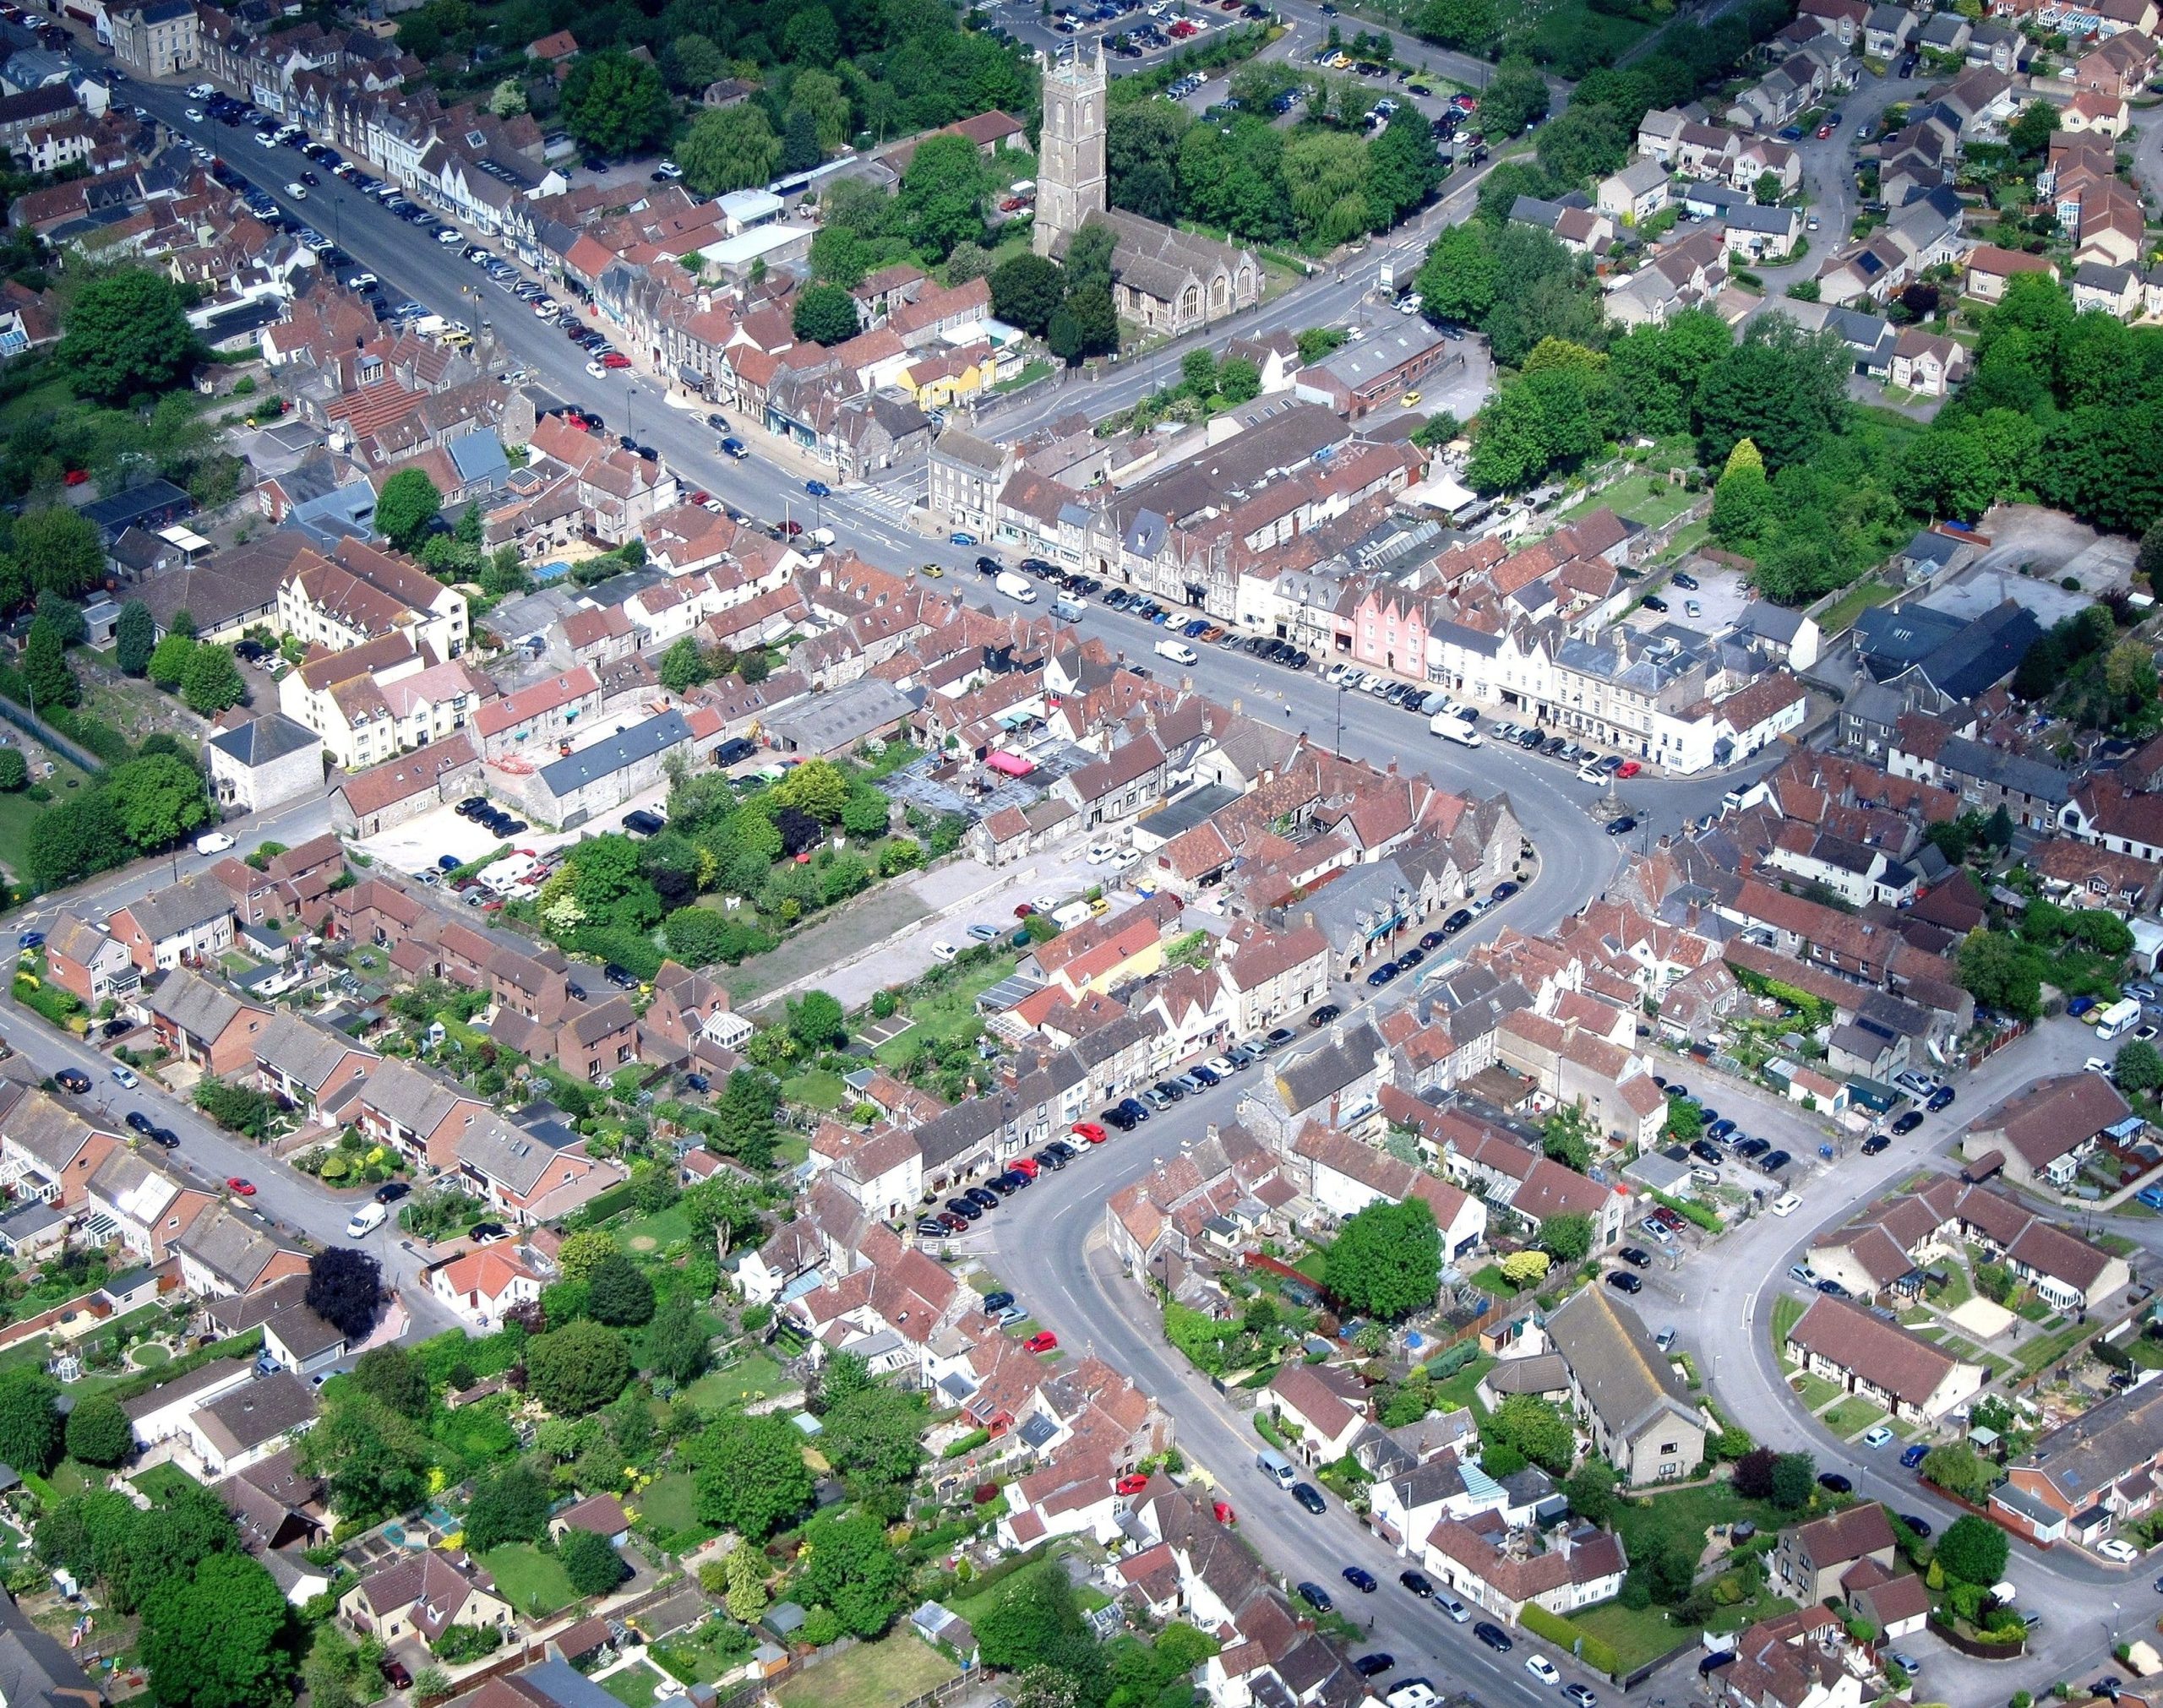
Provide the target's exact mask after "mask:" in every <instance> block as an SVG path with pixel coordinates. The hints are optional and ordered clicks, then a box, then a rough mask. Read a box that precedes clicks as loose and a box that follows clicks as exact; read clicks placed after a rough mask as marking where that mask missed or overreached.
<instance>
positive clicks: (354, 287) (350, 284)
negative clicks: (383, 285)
mask: <svg viewBox="0 0 2163 1708" xmlns="http://www.w3.org/2000/svg"><path fill="white" fill-rule="evenodd" d="M379 282H381V281H379V280H378V279H377V278H376V276H375V275H374V274H373V273H356V274H355V275H353V276H352V277H351V278H350V279H348V280H346V289H347V290H348V291H365V290H367V289H368V286H371V285H374V284H378V283H379Z"/></svg>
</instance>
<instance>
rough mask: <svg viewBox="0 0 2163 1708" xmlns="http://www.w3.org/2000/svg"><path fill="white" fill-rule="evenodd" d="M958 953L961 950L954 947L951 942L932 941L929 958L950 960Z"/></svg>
mask: <svg viewBox="0 0 2163 1708" xmlns="http://www.w3.org/2000/svg"><path fill="white" fill-rule="evenodd" d="M960 953H961V950H959V949H956V948H955V947H954V945H953V944H951V943H934V944H932V945H931V958H932V959H933V960H953V958H954V957H955V956H956V955H959V954H960Z"/></svg>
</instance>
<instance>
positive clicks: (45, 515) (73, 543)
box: [14, 504, 105, 598]
mask: <svg viewBox="0 0 2163 1708" xmlns="http://www.w3.org/2000/svg"><path fill="white" fill-rule="evenodd" d="M14 538H15V561H16V563H18V564H19V565H20V566H21V568H22V572H23V574H25V576H26V577H27V578H28V579H29V581H30V586H31V588H32V589H33V590H35V591H37V592H40V593H58V594H61V595H63V596H68V597H71V598H72V597H73V596H74V595H76V594H78V593H80V592H82V591H83V590H84V589H85V588H87V587H90V585H93V584H94V583H95V582H96V580H97V579H98V578H99V577H100V576H101V575H102V574H104V573H105V553H104V551H103V550H102V548H101V547H100V546H99V544H98V530H96V529H95V527H93V526H92V525H90V523H89V522H88V521H86V520H85V519H84V518H83V517H81V516H79V515H78V514H76V513H75V512H74V510H71V509H68V506H66V505H65V504H48V505H46V506H45V507H44V508H43V509H35V510H27V511H25V512H24V514H22V515H21V516H19V517H18V518H17V519H16V521H15V535H14Z"/></svg>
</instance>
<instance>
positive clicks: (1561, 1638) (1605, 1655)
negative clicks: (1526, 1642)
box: [1517, 1602, 1622, 1678]
mask: <svg viewBox="0 0 2163 1708" xmlns="http://www.w3.org/2000/svg"><path fill="white" fill-rule="evenodd" d="M1517 1618H1518V1620H1519V1621H1520V1622H1521V1623H1522V1624H1523V1626H1524V1628H1525V1629H1527V1630H1528V1631H1530V1632H1531V1633H1532V1634H1533V1635H1534V1636H1539V1637H1545V1638H1546V1639H1547V1640H1548V1641H1549V1642H1550V1643H1552V1644H1554V1645H1556V1647H1557V1648H1559V1649H1561V1650H1564V1651H1569V1650H1572V1649H1577V1655H1578V1658H1579V1659H1581V1660H1582V1661H1583V1662H1584V1663H1585V1665H1587V1666H1588V1667H1591V1668H1592V1669H1593V1671H1594V1672H1595V1673H1606V1674H1607V1676H1608V1677H1609V1678H1615V1677H1617V1676H1619V1675H1620V1674H1621V1671H1622V1657H1621V1656H1620V1655H1618V1654H1616V1653H1615V1647H1614V1645H1612V1644H1611V1643H1609V1642H1607V1641H1606V1640H1604V1639H1602V1638H1599V1637H1595V1636H1594V1635H1592V1633H1591V1632H1589V1631H1586V1630H1582V1629H1579V1628H1578V1627H1577V1626H1576V1625H1574V1624H1572V1623H1571V1622H1570V1621H1569V1620H1567V1619H1566V1618H1563V1617H1562V1616H1561V1614H1559V1613H1549V1612H1548V1611H1547V1609H1546V1608H1545V1607H1541V1606H1540V1605H1539V1602H1526V1603H1525V1604H1524V1607H1523V1608H1522V1609H1521V1610H1520V1611H1519V1613H1518V1614H1517ZM1580 1644H1582V1645H1583V1647H1582V1648H1578V1647H1577V1645H1580Z"/></svg>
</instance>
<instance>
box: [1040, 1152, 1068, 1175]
mask: <svg viewBox="0 0 2163 1708" xmlns="http://www.w3.org/2000/svg"><path fill="white" fill-rule="evenodd" d="M1037 1167H1039V1168H1049V1169H1050V1170H1051V1172H1053V1173H1054V1174H1056V1173H1058V1172H1059V1171H1060V1169H1062V1168H1064V1167H1066V1159H1065V1157H1064V1156H1053V1155H1052V1154H1051V1152H1050V1151H1049V1150H1039V1151H1038V1152H1037Z"/></svg>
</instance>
